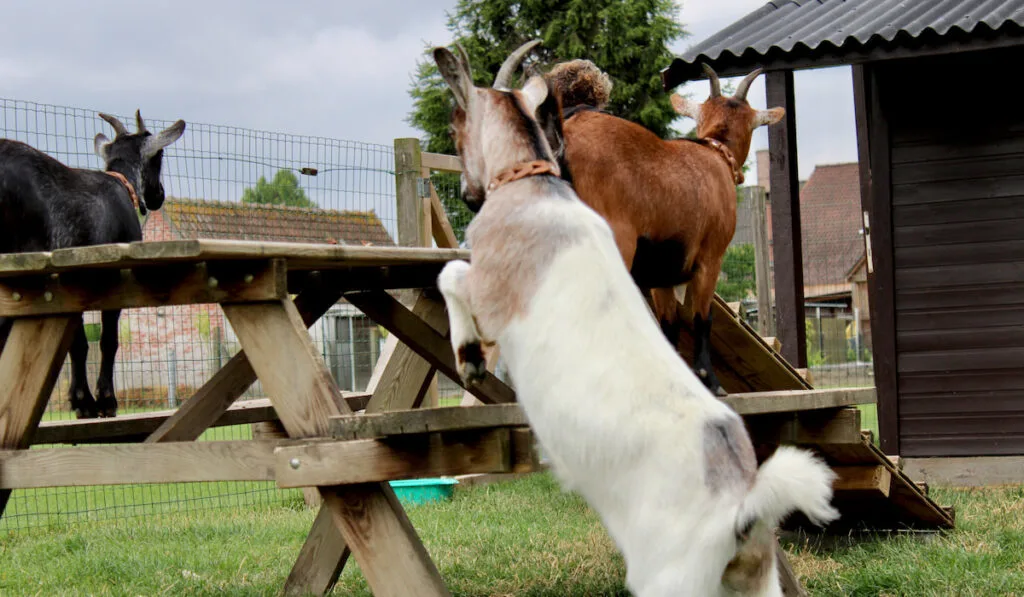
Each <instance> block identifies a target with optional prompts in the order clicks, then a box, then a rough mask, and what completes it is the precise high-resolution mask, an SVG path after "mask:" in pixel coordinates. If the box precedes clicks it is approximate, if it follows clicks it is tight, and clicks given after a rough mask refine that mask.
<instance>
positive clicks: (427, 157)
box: [420, 151, 462, 172]
mask: <svg viewBox="0 0 1024 597" xmlns="http://www.w3.org/2000/svg"><path fill="white" fill-rule="evenodd" d="M420 164H422V165H423V167H424V168H429V169H431V170H439V171H441V172H462V160H460V159H459V156H457V155H446V154H443V153H430V152H427V151H424V152H422V153H421V154H420Z"/></svg>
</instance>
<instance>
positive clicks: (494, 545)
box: [0, 474, 1024, 597]
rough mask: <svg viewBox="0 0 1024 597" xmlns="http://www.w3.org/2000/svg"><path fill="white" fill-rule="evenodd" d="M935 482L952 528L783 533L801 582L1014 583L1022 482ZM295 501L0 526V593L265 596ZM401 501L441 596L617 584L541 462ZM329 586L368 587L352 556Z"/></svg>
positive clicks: (885, 587)
mask: <svg viewBox="0 0 1024 597" xmlns="http://www.w3.org/2000/svg"><path fill="white" fill-rule="evenodd" d="M933 494H934V495H935V496H936V498H937V499H938V501H939V502H940V503H942V504H944V505H947V504H950V505H954V506H956V508H957V518H958V525H959V526H958V529H957V530H955V531H952V532H949V533H943V534H929V535H926V536H924V537H922V536H913V537H869V538H867V539H866V540H863V541H859V542H857V543H853V542H852V541H840V543H842V545H840V546H839V547H835V546H833V547H829V548H825V547H821V546H817V545H814V544H812V543H810V542H806V541H801V542H799V543H796V544H793V543H785V545H786V548H787V549H788V550H789V551H790V554H791V558H792V562H793V566H794V569H795V570H796V572H797V574H798V575H800V576H801V580H802V581H803V582H804V583H805V585H806V586H807V588H808V590H809V592H810V594H811V595H828V596H833V595H834V596H840V595H843V596H846V595H854V596H869V595H870V596H883V595H884V596H901V597H902V596H910V595H914V596H940V595H941V596H946V595H956V596H975V595H976V596H979V597H980V596H982V595H984V596H990V595H993V596H994V595H1024V487H1005V488H993V489H979V490H950V489H945V490H942V489H937V490H933ZM300 504H301V499H296V500H295V501H294V502H293V503H292V507H288V508H283V507H276V508H268V507H257V508H250V509H243V510H237V509H221V510H208V511H203V512H200V513H196V514H190V515H188V516H186V515H182V514H173V515H164V516H159V517H156V518H154V519H150V520H146V519H138V520H131V521H128V522H125V523H117V524H112V523H97V524H87V525H76V526H59V525H55V526H52V527H50V528H46V529H39V530H38V531H33V532H20V533H14V534H11V535H9V536H7V537H3V538H0V559H2V560H0V561H2V562H3V566H0V595H119V596H120V595H124V596H134V595H200V596H201V595H276V594H278V591H279V590H280V587H281V586H282V584H283V582H284V579H285V578H286V576H287V574H288V571H289V568H290V565H291V563H292V561H293V559H294V557H295V555H296V553H297V552H298V549H299V547H300V545H301V543H302V540H303V538H304V537H305V534H306V532H307V531H308V529H309V525H310V524H311V522H312V519H313V512H312V511H310V510H305V509H304V508H302V506H301V505H300ZM408 512H409V517H410V519H411V520H412V522H413V524H414V525H415V527H416V528H417V530H418V531H419V533H420V536H421V537H422V538H423V541H424V543H425V544H426V547H427V550H428V551H429V552H430V554H431V555H432V556H433V558H434V560H435V562H437V564H438V567H439V568H440V571H441V574H442V577H443V578H444V579H445V582H446V584H447V586H448V587H449V589H450V590H451V591H452V593H453V595H456V596H484V595H488V596H491V595H494V596H498V595H501V596H504V595H517V596H518V595H526V596H532V597H556V596H557V597H563V596H564V597H574V596H580V597H582V596H594V597H598V596H623V597H625V596H626V595H627V593H626V590H625V588H624V585H623V576H624V574H625V570H624V567H623V563H622V559H621V557H620V556H619V555H618V553H617V552H616V551H615V549H614V546H613V545H612V543H611V541H610V540H609V539H608V537H607V535H606V534H605V532H604V530H603V529H602V527H601V526H600V524H599V523H598V520H597V518H596V517H595V516H594V514H593V512H592V511H590V510H589V509H588V508H587V507H586V505H585V504H584V503H583V502H582V500H580V499H579V498H578V497H577V496H575V495H573V494H567V493H564V492H561V491H560V490H559V489H558V488H557V487H556V485H555V483H554V481H553V480H552V479H551V477H550V476H549V475H547V474H538V475H532V476H530V477H528V478H524V479H521V480H517V481H512V482H507V483H502V484H496V485H489V486H484V487H475V488H469V489H459V490H458V491H456V494H455V499H453V500H452V501H451V502H447V503H443V504H432V505H425V506H416V507H410V508H409V509H408ZM333 594H334V595H354V596H368V595H370V593H369V590H368V589H367V587H366V584H365V582H364V581H363V579H362V576H361V575H360V574H359V571H358V566H357V565H356V564H355V563H354V562H350V563H349V565H348V566H347V567H346V570H345V572H344V574H343V575H342V577H341V579H340V581H339V584H338V586H337V588H336V589H335V591H334V593H333Z"/></svg>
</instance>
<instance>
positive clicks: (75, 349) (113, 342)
mask: <svg viewBox="0 0 1024 597" xmlns="http://www.w3.org/2000/svg"><path fill="white" fill-rule="evenodd" d="M99 116H100V118H102V119H103V120H106V121H107V122H108V123H110V126H112V127H114V131H115V132H116V135H115V136H114V140H113V141H111V140H110V139H108V138H107V137H106V135H104V134H103V133H100V134H98V135H96V138H95V140H94V147H95V150H96V154H97V155H99V156H100V158H101V159H102V160H103V162H104V164H106V168H105V171H104V172H99V171H96V170H83V169H79V168H69V167H67V166H65V165H64V164H62V163H60V162H59V161H57V160H55V159H54V158H52V157H50V156H48V155H46V154H45V153H43V152H41V151H39V150H37V149H35V148H33V147H30V146H29V145H26V144H25V143H21V142H19V141H12V140H10V139H0V253H23V252H29V251H52V250H54V249H63V248H67V247H83V246H88V245H99V244H105V243H124V242H132V241H139V240H142V224H141V223H140V222H139V217H138V215H137V212H138V213H141V214H142V215H145V214H146V213H147V211H148V210H155V209H160V206H161V205H163V202H164V187H163V185H162V184H161V183H160V167H161V165H162V161H163V154H164V152H163V150H164V148H165V147H167V146H168V145H170V144H171V143H174V142H175V141H177V140H178V138H179V137H181V135H182V133H183V132H185V122H184V121H182V120H179V121H177V122H175V123H174V124H172V125H171V126H170V127H168V128H167V129H166V130H164V131H161V132H160V133H158V134H156V135H154V134H152V133H150V132H149V131H148V130H146V124H145V122H143V120H142V116H141V115H140V114H139V112H138V111H136V112H135V120H136V124H137V127H138V131H136V132H135V133H134V134H132V133H129V132H128V129H127V128H125V126H124V124H122V123H121V121H120V120H118V119H117V118H115V117H113V116H110V115H108V114H102V113H101V114H100V115H99ZM136 189H140V190H141V192H140V193H136ZM120 316H121V311H120V310H115V311H104V312H103V316H102V335H101V338H100V351H101V354H102V358H101V361H100V374H99V377H98V378H97V380H96V396H97V398H98V400H96V399H93V396H92V393H91V392H90V391H89V382H88V381H87V380H86V373H85V363H86V356H87V354H88V351H89V343H88V340H87V339H86V337H85V330H84V329H83V328H82V327H81V326H79V329H78V332H77V333H76V334H75V338H74V340H73V342H72V344H71V388H70V393H71V396H70V399H71V408H72V409H73V410H74V411H75V415H76V416H77V417H78V418H80V419H90V418H96V417H97V416H99V417H113V416H115V415H116V414H117V397H116V396H115V395H114V355H115V354H116V353H117V348H118V340H117V334H118V320H119V318H120ZM11 323H12V322H11V320H10V319H8V318H0V348H2V347H3V345H4V343H5V342H6V340H7V335H8V334H9V333H10V329H11Z"/></svg>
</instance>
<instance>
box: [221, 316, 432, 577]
mask: <svg viewBox="0 0 1024 597" xmlns="http://www.w3.org/2000/svg"><path fill="white" fill-rule="evenodd" d="M224 311H225V313H226V314H227V316H228V320H229V321H230V322H231V325H232V327H233V328H234V329H235V332H236V334H237V335H238V338H239V340H240V341H241V343H242V347H243V349H244V350H245V352H246V354H248V355H249V360H250V362H251V363H252V366H253V369H254V370H255V371H256V373H257V375H258V376H259V378H260V381H261V382H262V383H263V387H264V388H265V389H266V390H267V391H268V393H270V394H271V396H272V400H273V402H274V407H275V409H276V410H277V412H278V415H279V417H280V420H281V422H282V423H283V424H284V427H285V429H286V430H287V431H288V434H289V435H290V436H291V437H310V436H321V437H322V436H324V435H326V434H327V433H328V431H329V426H330V417H331V416H336V415H339V414H342V412H345V411H346V410H347V409H339V408H338V406H336V405H335V404H334V402H333V396H335V395H337V394H338V393H339V390H338V389H337V386H336V385H335V384H334V382H333V380H332V379H331V377H330V374H329V372H328V371H327V368H326V365H325V364H324V362H323V359H321V358H320V356H319V355H318V354H317V353H316V350H315V348H314V346H313V343H312V341H311V340H310V338H309V335H308V333H307V332H306V330H305V329H304V328H303V327H302V321H301V318H300V317H299V315H298V313H297V312H296V310H295V307H294V305H292V304H291V302H290V301H282V302H281V303H267V304H263V305H259V304H257V305H229V306H225V307H224ZM320 494H321V496H322V498H323V506H322V508H324V509H327V510H328V511H329V512H330V513H331V518H332V520H333V521H334V524H335V525H336V526H337V527H338V529H339V530H340V531H341V534H342V536H343V537H344V540H345V543H346V544H347V545H348V547H349V548H350V549H351V550H352V553H353V554H354V555H355V556H356V559H357V560H358V561H359V565H360V568H361V570H362V572H363V574H364V576H365V577H366V579H367V581H368V583H369V585H370V588H371V590H372V591H373V592H374V594H378V595H396V596H397V595H448V594H449V593H448V590H447V589H446V588H445V586H444V582H443V581H442V580H441V576H440V574H439V573H438V571H437V568H436V566H435V565H434V563H433V562H432V561H431V560H430V557H429V556H428V555H427V552H426V549H424V547H423V544H422V543H421V542H420V540H419V538H418V537H417V536H416V531H415V530H414V529H413V527H412V524H411V523H410V522H409V519H408V517H407V516H406V515H405V511H404V510H403V509H402V507H401V504H399V502H398V499H397V498H396V497H395V494H394V491H393V490H392V489H391V487H390V486H389V485H388V484H386V483H372V484H360V485H346V486H333V487H321V488H320ZM314 531H318V532H319V531H320V529H314ZM323 532H325V533H326V532H329V531H323ZM329 543H330V544H331V545H332V546H333V547H335V548H337V547H338V545H339V544H340V542H339V541H337V540H336V539H331V540H330V541H329ZM308 545H309V542H307V544H305V545H304V546H303V549H302V551H301V552H300V559H299V560H298V561H297V562H296V563H295V566H293V568H292V573H291V575H290V576H289V578H290V579H300V580H302V581H308V580H309V579H319V580H324V579H330V578H332V577H333V576H334V573H335V572H336V571H337V568H338V566H340V562H341V561H342V560H343V559H344V558H345V556H346V554H345V552H344V550H335V551H334V552H333V553H330V554H320V555H319V556H317V554H316V553H315V552H314V550H312V549H307V546H308ZM332 561H333V562H335V565H334V566H331V565H330V564H331V562H332ZM312 566H321V567H323V568H321V570H319V571H314V570H312V569H311V567H312ZM303 591H305V592H313V593H318V594H322V593H323V592H324V591H326V587H324V586H322V585H320V586H313V585H301V584H296V585H288V586H287V587H286V592H300V593H301V592H303Z"/></svg>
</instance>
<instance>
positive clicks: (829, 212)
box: [800, 162, 864, 286]
mask: <svg viewBox="0 0 1024 597" xmlns="http://www.w3.org/2000/svg"><path fill="white" fill-rule="evenodd" d="M800 229H801V235H802V246H803V257H804V285H805V286H820V285H825V284H845V283H846V280H847V275H848V274H849V272H850V270H851V268H853V266H854V265H855V264H856V263H857V260H859V259H860V258H861V256H863V255H864V238H863V237H862V236H861V234H860V229H861V208H860V174H859V170H858V167H857V163H856V162H853V163H848V164H832V165H825V166H818V167H816V168H815V169H814V172H813V173H812V174H811V177H810V178H808V179H807V184H805V185H804V187H803V189H801V191H800Z"/></svg>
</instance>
